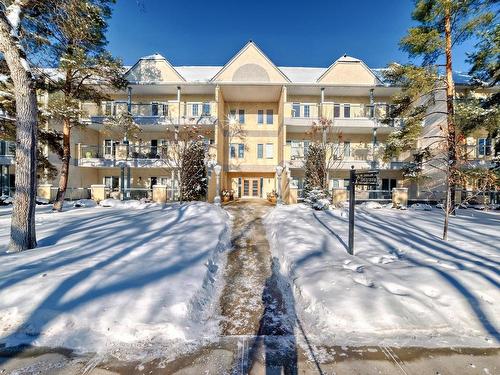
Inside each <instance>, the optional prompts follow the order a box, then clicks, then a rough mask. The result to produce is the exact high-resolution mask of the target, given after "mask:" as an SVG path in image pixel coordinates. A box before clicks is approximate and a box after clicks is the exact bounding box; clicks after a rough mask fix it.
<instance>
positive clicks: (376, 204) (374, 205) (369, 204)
mask: <svg viewBox="0 0 500 375" xmlns="http://www.w3.org/2000/svg"><path fill="white" fill-rule="evenodd" d="M361 207H363V208H366V209H369V210H379V209H381V208H382V205H381V204H380V203H379V202H374V201H369V202H363V203H362V204H361Z"/></svg>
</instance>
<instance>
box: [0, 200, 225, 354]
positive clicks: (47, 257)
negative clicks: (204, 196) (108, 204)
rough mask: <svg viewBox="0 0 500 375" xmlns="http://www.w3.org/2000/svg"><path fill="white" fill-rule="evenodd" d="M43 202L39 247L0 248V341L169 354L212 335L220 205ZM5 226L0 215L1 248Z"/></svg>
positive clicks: (221, 236) (221, 239)
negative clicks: (49, 206) (68, 206)
mask: <svg viewBox="0 0 500 375" xmlns="http://www.w3.org/2000/svg"><path fill="white" fill-rule="evenodd" d="M43 208H44V207H40V210H37V211H38V212H37V236H38V241H39V247H38V248H37V249H34V250H30V251H25V252H23V253H17V254H2V255H0V343H5V344H7V345H17V344H21V343H26V344H33V345H40V346H50V347H56V346H61V347H69V348H73V349H76V350H77V351H79V352H88V351H90V352H99V353H113V354H114V355H115V356H118V357H120V358H128V359H130V358H134V355H137V356H140V357H142V358H144V357H147V356H149V355H150V356H156V355H160V354H161V355H162V356H166V357H167V358H168V355H169V353H171V354H172V355H173V354H174V353H176V352H178V351H182V350H187V349H188V348H190V347H191V346H193V345H195V344H196V343H203V342H204V340H211V339H213V338H214V337H215V336H217V335H218V294H219V291H220V290H221V288H222V285H221V283H222V280H223V278H222V274H221V272H220V271H221V268H222V269H223V267H224V261H225V254H224V250H225V249H227V248H228V246H229V241H230V240H229V238H230V233H229V232H230V229H229V226H228V222H229V220H228V216H227V214H225V212H224V211H223V210H221V209H220V208H217V207H214V206H212V205H210V204H206V203H201V202H197V203H189V204H183V205H179V204H172V205H166V206H165V207H162V206H157V205H152V206H150V207H149V208H148V209H144V210H142V211H137V210H124V209H121V208H107V209H103V208H100V207H96V208H78V209H72V210H69V211H66V212H62V213H51V212H50V211H46V210H42V209H43ZM2 213H3V212H2ZM9 226H10V217H9V216H8V215H0V252H2V253H4V251H5V247H6V245H7V242H8V234H9V233H8V228H9Z"/></svg>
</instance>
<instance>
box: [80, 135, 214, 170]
mask: <svg viewBox="0 0 500 375" xmlns="http://www.w3.org/2000/svg"><path fill="white" fill-rule="evenodd" d="M205 147H206V152H207V153H210V154H211V155H213V156H214V157H215V156H216V150H215V149H214V145H211V144H210V142H209V141H206V142H205ZM76 154H77V155H76V162H75V164H76V165H77V166H80V167H122V166H124V167H134V168H172V167H174V166H175V165H174V164H175V163H174V162H173V160H174V151H173V149H172V147H171V146H170V145H169V144H167V143H165V144H161V145H157V146H152V145H151V144H139V145H137V144H123V143H119V142H114V143H113V144H109V143H108V144H106V145H86V144H78V145H77V149H76Z"/></svg>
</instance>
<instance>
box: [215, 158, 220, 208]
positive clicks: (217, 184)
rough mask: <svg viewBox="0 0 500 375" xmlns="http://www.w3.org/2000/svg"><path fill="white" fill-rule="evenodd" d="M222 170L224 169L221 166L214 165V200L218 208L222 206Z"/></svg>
mask: <svg viewBox="0 0 500 375" xmlns="http://www.w3.org/2000/svg"><path fill="white" fill-rule="evenodd" d="M221 170H222V167H221V166H220V165H219V164H216V165H214V172H215V178H216V180H215V198H214V204H215V205H216V206H220V172H221Z"/></svg>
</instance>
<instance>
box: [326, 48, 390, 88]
mask: <svg viewBox="0 0 500 375" xmlns="http://www.w3.org/2000/svg"><path fill="white" fill-rule="evenodd" d="M342 63H357V64H360V65H361V66H362V67H363V68H364V69H365V70H366V71H367V72H368V73H369V74H370V75H371V76H372V77H373V78H374V79H375V81H376V82H377V83H378V84H382V81H381V80H380V79H379V78H378V77H377V75H376V74H375V73H374V72H373V71H372V70H371V69H370V68H369V67H368V66H367V65H366V64H365V63H364V62H363V61H362V60H359V59H357V58H355V57H352V56H347V55H346V54H344V55H342V56H340V57H339V58H338V59H337V60H335V61H334V62H333V64H332V65H330V66H329V67H328V68H327V69H326V70H325V72H324V73H323V74H321V76H319V78H318V79H317V81H316V82H321V80H322V79H323V78H324V77H326V76H327V75H328V73H330V72H331V71H332V70H333V69H334V68H335V66H337V65H338V64H342Z"/></svg>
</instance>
